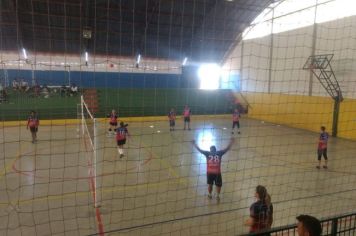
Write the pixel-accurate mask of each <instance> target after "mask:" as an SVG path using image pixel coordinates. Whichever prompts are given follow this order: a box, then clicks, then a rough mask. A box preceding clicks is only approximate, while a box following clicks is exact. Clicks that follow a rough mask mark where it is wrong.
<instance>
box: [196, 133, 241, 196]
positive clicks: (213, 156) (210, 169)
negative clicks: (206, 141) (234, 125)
mask: <svg viewBox="0 0 356 236" xmlns="http://www.w3.org/2000/svg"><path fill="white" fill-rule="evenodd" d="M234 141H235V139H234V138H231V140H230V143H229V145H228V146H227V147H226V148H225V149H223V150H220V151H216V147H215V146H211V147H210V151H204V150H201V149H200V148H199V147H198V145H197V144H196V142H195V140H193V141H192V144H193V146H194V147H195V148H196V149H197V150H198V151H199V152H200V153H201V154H203V155H204V156H205V157H206V164H207V168H206V169H207V170H206V175H207V183H208V198H209V199H211V198H212V192H213V184H214V183H215V186H216V199H217V200H220V191H221V186H222V177H221V159H222V156H223V155H224V154H225V153H226V152H227V151H229V150H230V148H231V146H232V144H233V143H234Z"/></svg>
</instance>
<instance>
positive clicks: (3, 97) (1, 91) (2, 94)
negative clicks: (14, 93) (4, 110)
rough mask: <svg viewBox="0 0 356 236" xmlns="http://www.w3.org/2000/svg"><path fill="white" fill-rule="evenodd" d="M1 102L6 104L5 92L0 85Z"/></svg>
mask: <svg viewBox="0 0 356 236" xmlns="http://www.w3.org/2000/svg"><path fill="white" fill-rule="evenodd" d="M3 102H7V92H6V90H5V88H4V87H3V86H2V84H0V103H3Z"/></svg>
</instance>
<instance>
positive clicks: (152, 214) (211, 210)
mask: <svg viewBox="0 0 356 236" xmlns="http://www.w3.org/2000/svg"><path fill="white" fill-rule="evenodd" d="M177 123H178V124H177V127H176V128H177V130H176V131H174V132H169V128H168V124H167V122H140V123H130V124H129V127H128V128H129V132H130V139H129V140H128V143H127V144H126V145H125V156H124V157H123V158H122V159H120V158H119V156H118V153H117V150H116V143H115V139H114V138H113V137H107V135H106V129H107V127H106V124H100V127H99V132H98V138H97V145H98V150H97V155H96V156H97V158H96V160H95V158H94V155H93V152H92V149H91V144H90V141H89V140H88V137H87V136H83V135H81V130H80V127H79V126H77V125H66V126H55V125H53V126H41V127H40V129H39V133H38V139H39V140H38V143H37V144H32V143H31V142H30V133H29V131H27V130H26V128H25V127H3V126H2V127H1V129H0V168H1V169H0V170H1V171H0V235H11V236H12V235H92V234H97V235H100V232H107V233H105V235H184V236H188V235H238V234H241V233H245V232H247V230H248V229H247V228H246V227H245V226H243V222H244V220H246V219H247V218H248V215H249V206H250V205H251V204H252V203H253V202H254V201H255V199H254V189H255V187H256V186H257V185H258V184H262V185H265V186H266V187H267V189H268V191H269V192H270V195H271V197H272V202H273V204H274V210H275V213H274V226H281V225H285V224H290V223H295V217H296V216H297V215H298V214H313V215H315V216H317V217H326V216H330V215H335V214H340V213H345V212H351V211H355V210H356V201H355V199H356V168H355V167H356V156H355V152H356V142H352V141H348V140H343V139H337V138H331V139H330V142H329V148H328V152H329V169H328V170H323V169H322V170H317V169H316V168H315V166H316V145H317V139H318V134H317V133H312V132H308V131H303V130H299V129H294V128H289V127H284V126H277V125H274V124H270V123H267V122H266V123H264V122H261V121H257V120H252V119H248V118H243V119H242V121H241V124H242V128H241V134H236V133H235V134H234V135H232V134H231V130H230V126H231V121H230V119H223V118H221V119H216V118H211V119H205V120H203V119H200V120H194V119H193V122H192V130H190V131H188V130H186V131H184V130H182V124H181V122H180V121H178V122H177ZM231 136H233V137H235V143H234V145H233V147H232V150H230V152H228V153H227V154H226V155H225V156H224V157H223V163H222V171H223V188H222V194H221V200H220V202H218V201H217V200H216V199H215V198H213V199H212V200H209V199H208V198H207V186H206V161H205V158H204V157H203V156H202V155H200V154H199V153H198V152H197V151H196V150H195V149H194V148H193V147H192V145H191V141H192V140H196V141H197V142H198V144H199V146H201V147H202V148H203V149H208V148H209V147H210V145H212V144H215V145H216V146H217V148H218V149H220V148H224V147H225V146H226V145H227V143H228V142H229V140H230V137H231ZM94 189H95V190H94ZM94 205H97V206H98V207H96V208H95V207H94Z"/></svg>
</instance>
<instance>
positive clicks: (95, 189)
mask: <svg viewBox="0 0 356 236" xmlns="http://www.w3.org/2000/svg"><path fill="white" fill-rule="evenodd" d="M93 123H94V124H93V126H94V127H93V128H94V130H93V131H94V137H93V139H94V140H93V145H94V150H93V152H94V163H93V169H94V195H95V196H94V198H95V200H94V201H95V202H94V207H95V208H97V207H100V199H98V195H99V194H97V191H98V184H97V182H98V181H97V178H98V177H97V163H98V162H97V159H98V152H97V150H98V137H97V133H98V132H97V119H96V118H94V120H93Z"/></svg>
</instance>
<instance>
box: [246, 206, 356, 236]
mask: <svg viewBox="0 0 356 236" xmlns="http://www.w3.org/2000/svg"><path fill="white" fill-rule="evenodd" d="M321 225H322V228H323V233H322V236H339V235H343V236H344V235H345V236H346V235H347V236H352V235H356V212H354V213H350V214H344V215H339V216H334V217H330V218H326V219H322V220H321ZM266 235H270V236H297V235H298V233H297V225H296V224H293V225H287V226H282V227H276V228H272V229H270V230H268V231H264V232H260V233H251V234H243V235H241V236H266Z"/></svg>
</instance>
